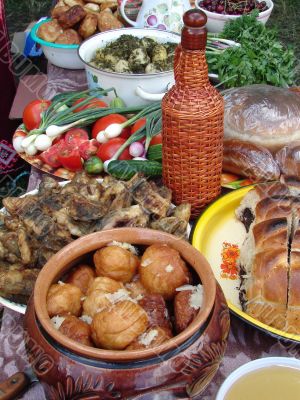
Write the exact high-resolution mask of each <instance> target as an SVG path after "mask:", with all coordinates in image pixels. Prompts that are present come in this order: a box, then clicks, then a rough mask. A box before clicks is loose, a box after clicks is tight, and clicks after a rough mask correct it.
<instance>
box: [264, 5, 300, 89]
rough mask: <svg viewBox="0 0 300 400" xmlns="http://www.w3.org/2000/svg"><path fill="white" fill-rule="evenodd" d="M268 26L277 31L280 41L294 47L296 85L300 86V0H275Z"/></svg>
mask: <svg viewBox="0 0 300 400" xmlns="http://www.w3.org/2000/svg"><path fill="white" fill-rule="evenodd" d="M273 1H274V4H275V6H274V10H273V13H272V15H271V17H270V20H269V22H268V26H271V27H274V28H276V29H277V31H278V34H279V37H280V39H281V40H282V42H283V43H285V44H286V45H287V46H290V45H291V46H293V47H294V50H295V54H296V58H297V66H296V85H298V86H300V0H273Z"/></svg>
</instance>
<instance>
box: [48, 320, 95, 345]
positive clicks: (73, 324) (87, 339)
mask: <svg viewBox="0 0 300 400" xmlns="http://www.w3.org/2000/svg"><path fill="white" fill-rule="evenodd" d="M52 320H53V322H54V323H58V326H56V327H57V328H58V330H59V332H61V333H62V334H63V335H65V336H67V337H68V338H70V339H72V340H75V342H78V343H81V344H84V345H86V346H93V343H92V341H91V333H92V332H91V327H90V325H89V324H87V323H86V322H84V321H82V320H81V319H79V318H77V317H74V315H67V316H66V317H53V318H52ZM56 321H57V322H56Z"/></svg>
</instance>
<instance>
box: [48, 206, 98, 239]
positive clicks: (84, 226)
mask: <svg viewBox="0 0 300 400" xmlns="http://www.w3.org/2000/svg"><path fill="white" fill-rule="evenodd" d="M53 218H54V220H55V221H56V222H57V223H58V224H59V225H61V226H63V227H65V228H66V229H67V230H68V231H69V232H70V234H71V235H72V236H76V237H80V236H84V235H87V234H88V233H92V232H94V229H95V225H96V224H95V223H94V222H82V221H76V220H74V219H73V218H71V217H70V216H69V214H68V211H67V209H66V208H62V209H60V210H59V211H56V212H55V213H53Z"/></svg>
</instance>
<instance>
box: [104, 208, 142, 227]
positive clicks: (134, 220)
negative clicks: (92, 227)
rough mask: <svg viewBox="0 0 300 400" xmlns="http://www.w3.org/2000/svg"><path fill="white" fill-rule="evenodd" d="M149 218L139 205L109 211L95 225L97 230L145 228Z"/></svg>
mask: <svg viewBox="0 0 300 400" xmlns="http://www.w3.org/2000/svg"><path fill="white" fill-rule="evenodd" d="M148 221H149V216H148V215H147V214H146V213H145V212H144V211H143V209H142V208H141V207H140V206H139V205H135V206H131V207H128V208H123V209H122V210H115V211H111V212H110V213H109V214H107V215H106V216H105V217H104V218H103V219H102V220H101V221H100V223H99V226H98V225H97V226H96V228H98V229H97V230H105V229H112V228H121V227H124V226H135V227H141V228H144V227H146V226H147V224H148Z"/></svg>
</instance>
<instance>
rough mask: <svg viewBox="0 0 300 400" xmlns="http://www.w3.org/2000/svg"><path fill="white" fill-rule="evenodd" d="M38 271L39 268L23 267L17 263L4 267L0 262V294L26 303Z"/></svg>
mask: <svg viewBox="0 0 300 400" xmlns="http://www.w3.org/2000/svg"><path fill="white" fill-rule="evenodd" d="M39 272H40V270H39V269H24V268H22V267H20V266H18V265H12V266H11V267H9V268H5V267H3V265H2V264H1V265H0V295H1V296H4V297H6V298H9V299H11V300H13V301H18V302H21V303H24V304H26V303H27V301H28V299H29V297H30V295H31V293H32V292H33V288H34V284H35V281H36V278H37V276H38V273H39Z"/></svg>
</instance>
